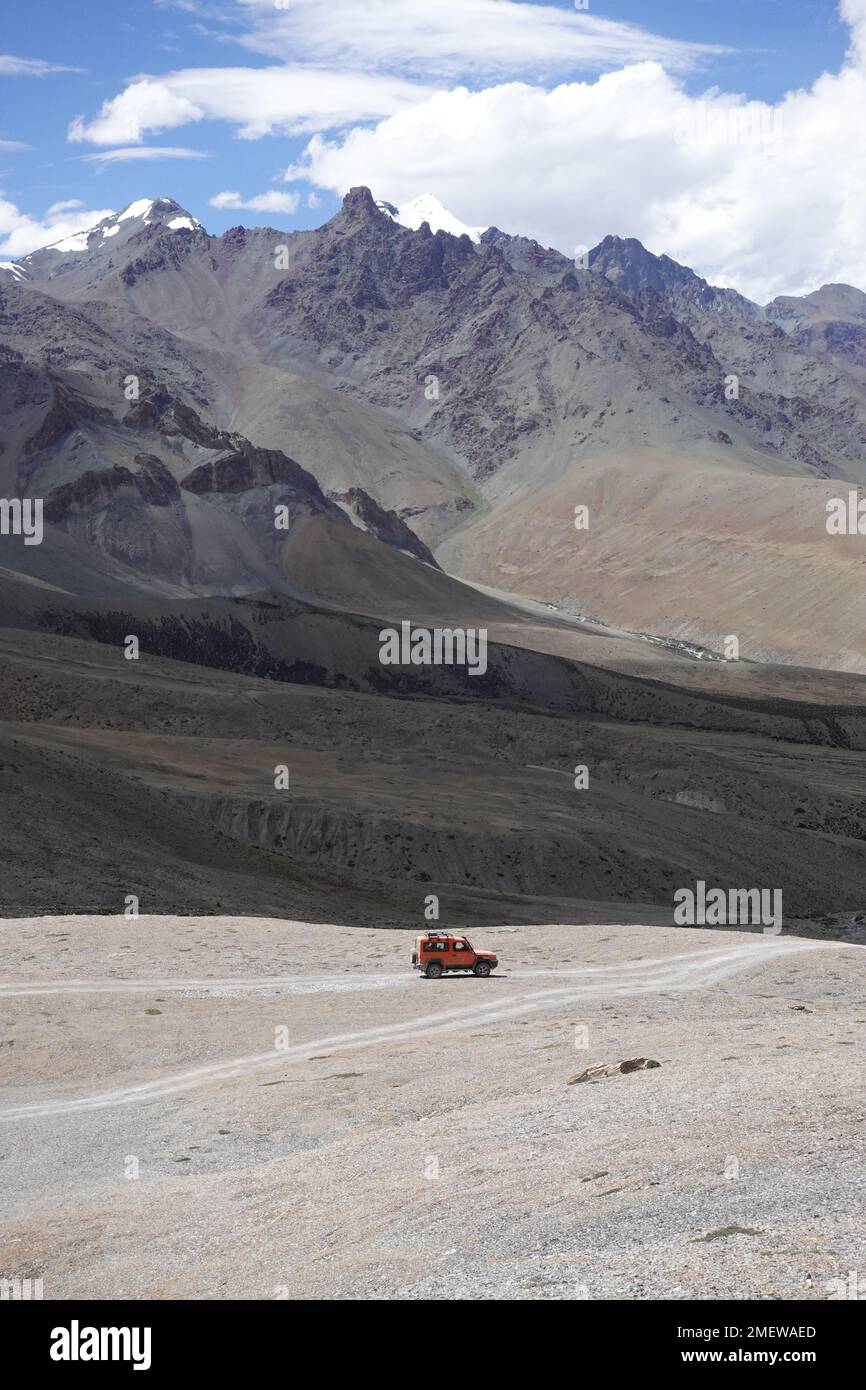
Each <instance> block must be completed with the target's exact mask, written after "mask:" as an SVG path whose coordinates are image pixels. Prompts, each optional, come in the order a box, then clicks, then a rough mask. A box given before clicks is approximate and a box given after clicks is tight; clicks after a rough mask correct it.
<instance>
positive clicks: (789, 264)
mask: <svg viewBox="0 0 866 1390" xmlns="http://www.w3.org/2000/svg"><path fill="white" fill-rule="evenodd" d="M841 13H842V15H843V17H844V18H845V19H846V20H847V21H848V22H849V23H850V24H851V25H852V46H851V50H850V53H849V57H848V60H847V61H846V63H845V65H844V67H843V68H842V70H841V71H840V72H839V73H838V74H835V75H834V74H825V75H823V76H821V77H819V78H818V80H817V81H816V82H815V83H814V85H813V86H812V88H810V89H809V90H806V91H799V92H793V93H790V94H788V95H787V96H786V97H785V98H784V99H783V100H782V101H780V102H779V103H778V104H777V105H775V106H772V105H767V104H765V103H761V102H746V101H745V100H744V99H743V98H741V97H737V96H731V95H728V94H724V93H720V92H719V91H718V90H713V91H712V92H710V93H707V94H705V95H704V96H703V97H701V98H693V97H690V96H688V95H687V94H686V93H685V92H684V91H683V89H682V87H681V85H680V84H679V82H678V81H677V80H675V79H674V78H672V77H671V76H670V75H669V74H668V73H666V72H665V71H664V69H663V68H662V67H661V66H660V65H659V64H657V63H639V64H633V65H630V66H628V67H626V68H623V69H621V70H619V71H617V72H612V73H607V74H605V75H603V76H601V77H600V78H598V79H597V80H596V81H594V82H579V83H566V84H562V85H560V86H558V87H556V88H554V89H553V90H552V91H546V90H544V89H543V88H541V87H538V86H530V85H528V84H525V83H508V84H503V85H499V86H494V87H488V88H486V89H485V90H483V91H469V90H467V89H466V88H459V87H458V88H456V89H453V90H451V91H443V92H437V93H436V94H434V95H432V96H431V97H429V98H427V99H425V100H424V101H422V102H419V103H418V104H417V105H416V106H414V107H412V108H411V109H409V110H407V111H402V112H399V113H397V114H395V115H393V116H391V117H389V118H387V119H386V120H383V121H381V122H380V123H379V124H377V125H376V126H375V127H373V128H369V129H363V128H356V129H354V130H351V131H349V132H348V133H347V134H346V135H345V136H344V137H342V138H339V139H336V140H333V141H329V140H326V139H325V138H323V137H322V136H320V135H317V136H315V137H314V138H313V139H312V140H311V141H310V142H309V145H308V146H307V150H306V153H305V155H304V157H303V158H302V159H301V160H300V161H298V162H297V163H296V164H295V165H294V166H292V167H290V168H289V169H288V170H287V171H286V179H287V180H289V181H291V180H293V179H295V178H300V177H302V178H305V179H308V180H309V181H310V182H312V183H314V184H316V185H317V186H319V187H321V188H327V189H329V190H331V191H333V192H335V193H343V192H345V190H346V189H347V188H349V187H351V186H352V185H353V184H359V183H365V184H368V185H369V186H370V187H371V188H372V190H373V192H374V194H375V196H376V197H379V198H386V199H388V200H389V201H391V202H393V203H401V202H404V201H405V200H406V199H408V198H411V197H414V196H416V195H417V194H418V193H421V192H427V191H430V192H432V193H434V194H435V195H436V196H437V197H439V198H440V199H441V200H442V202H443V203H445V205H446V206H447V207H448V208H450V210H451V211H452V212H453V213H455V214H456V215H457V216H458V217H459V218H461V219H462V220H463V221H464V222H468V223H470V224H473V225H478V226H483V225H487V224H490V223H495V224H496V225H497V226H500V227H502V228H503V229H504V230H506V231H510V232H520V233H523V234H525V235H529V236H533V237H536V238H537V239H538V240H539V241H541V242H543V243H544V244H546V245H550V246H556V247H558V248H559V249H560V250H562V251H564V252H565V253H566V254H568V255H570V254H572V253H573V251H574V248H575V247H577V246H592V245H594V244H595V243H596V242H597V241H599V240H600V239H601V238H602V237H603V236H604V235H606V234H607V233H610V232H612V233H616V234H619V235H621V236H635V237H638V238H639V239H640V240H641V241H643V242H644V243H645V244H646V245H647V246H648V247H649V248H650V249H651V250H653V251H656V252H666V253H667V254H668V255H671V256H673V257H675V258H676V259H677V260H680V261H683V262H684V263H685V264H687V265H691V266H694V267H695V269H697V270H699V271H700V273H701V274H704V275H706V276H707V278H708V279H710V280H712V281H714V282H715V283H719V284H728V285H734V286H736V288H738V289H740V290H741V291H742V292H743V293H745V294H748V295H750V296H751V297H752V298H754V299H758V300H761V301H765V300H767V299H769V298H772V297H773V296H775V295H776V294H782V293H803V292H806V291H808V290H811V289H814V288H816V286H818V285H820V284H822V283H825V282H827V281H847V282H851V283H854V284H858V285H861V286H863V287H864V288H866V238H864V235H863V228H864V226H866V142H864V139H863V130H864V125H866V0H843V4H842V6H841Z"/></svg>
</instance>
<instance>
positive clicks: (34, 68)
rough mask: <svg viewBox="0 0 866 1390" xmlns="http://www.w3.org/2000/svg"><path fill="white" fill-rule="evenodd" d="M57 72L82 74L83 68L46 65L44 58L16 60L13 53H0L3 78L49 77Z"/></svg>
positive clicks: (55, 64) (0, 68) (58, 64)
mask: <svg viewBox="0 0 866 1390" xmlns="http://www.w3.org/2000/svg"><path fill="white" fill-rule="evenodd" d="M55 72H81V68H67V67H65V66H64V65H63V64H62V63H46V62H44V61H43V59H42V58H16V57H14V56H13V54H11V53H0V76H2V77H47V76H49V74H51V73H55Z"/></svg>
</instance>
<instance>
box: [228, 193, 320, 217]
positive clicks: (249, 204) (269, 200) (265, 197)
mask: <svg viewBox="0 0 866 1390" xmlns="http://www.w3.org/2000/svg"><path fill="white" fill-rule="evenodd" d="M300 201H301V195H300V193H280V192H277V191H274V192H271V193H257V194H256V196H255V197H254V198H242V197H241V195H240V193H228V192H227V193H217V194H215V195H214V197H213V198H209V199H208V202H209V203H210V205H211V207H212V208H247V209H248V210H249V211H251V212H297V210H298V204H299V203H300Z"/></svg>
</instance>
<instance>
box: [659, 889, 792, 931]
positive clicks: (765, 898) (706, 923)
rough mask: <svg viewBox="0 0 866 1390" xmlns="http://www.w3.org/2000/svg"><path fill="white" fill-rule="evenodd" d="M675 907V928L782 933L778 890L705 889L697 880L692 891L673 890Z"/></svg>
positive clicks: (780, 894) (780, 898) (780, 904)
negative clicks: (747, 928) (760, 929)
mask: <svg viewBox="0 0 866 1390" xmlns="http://www.w3.org/2000/svg"><path fill="white" fill-rule="evenodd" d="M771 893H772V908H771V906H770V903H771V898H770V894H771ZM674 904H675V907H674V922H675V923H676V925H677V926H678V927H725V926H743V925H746V926H762V927H763V928H764V930H765V931H768V932H769V931H772V932H775V933H776V934H778V933H779V932H780V931H781V930H782V890H781V888H773V889H770V888H728V889H727V890H725V889H724V888H710V889H709V890H708V889H707V885H706V884H705V883H704V881H703V879H698V881H697V883H696V884H695V887H694V888H678V889H677V890H676V892H675V893H674Z"/></svg>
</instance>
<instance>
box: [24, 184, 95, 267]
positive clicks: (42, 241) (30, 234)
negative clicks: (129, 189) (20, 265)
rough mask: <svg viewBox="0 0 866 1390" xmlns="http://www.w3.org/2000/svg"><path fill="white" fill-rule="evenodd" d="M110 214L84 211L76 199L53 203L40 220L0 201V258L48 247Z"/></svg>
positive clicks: (85, 229) (84, 229)
mask: <svg viewBox="0 0 866 1390" xmlns="http://www.w3.org/2000/svg"><path fill="white" fill-rule="evenodd" d="M112 212H113V209H112V208H97V209H96V211H88V209H87V208H84V207H82V204H81V203H80V202H79V201H78V200H77V199H67V200H66V201H65V202H61V203H53V204H52V205H51V207H50V208H48V210H47V211H46V213H45V215H44V216H43V217H41V218H36V217H30V216H28V214H27V213H25V212H21V210H20V209H19V208H17V207H16V206H15V204H14V203H10V202H8V201H7V200H6V199H5V198H0V257H2V258H3V259H4V260H7V259H11V260H17V259H18V258H19V257H21V256H26V255H28V254H29V252H31V251H36V250H38V248H39V247H40V246H50V245H51V244H52V243H53V242H55V241H62V240H63V239H64V238H65V237H68V236H73V235H74V234H75V233H76V232H82V231H87V230H88V229H89V228H90V227H93V226H95V225H96V223H97V222H101V221H102V219H103V217H110V216H111V215H112Z"/></svg>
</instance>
